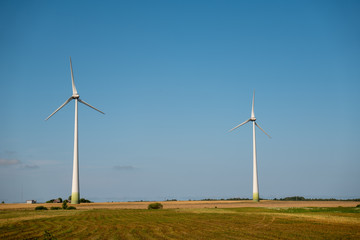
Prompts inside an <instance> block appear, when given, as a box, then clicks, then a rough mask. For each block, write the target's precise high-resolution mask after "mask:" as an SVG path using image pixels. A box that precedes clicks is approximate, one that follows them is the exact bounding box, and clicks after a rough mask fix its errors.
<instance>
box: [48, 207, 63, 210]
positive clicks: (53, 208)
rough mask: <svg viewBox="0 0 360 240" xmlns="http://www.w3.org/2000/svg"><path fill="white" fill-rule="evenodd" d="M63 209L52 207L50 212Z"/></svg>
mask: <svg viewBox="0 0 360 240" xmlns="http://www.w3.org/2000/svg"><path fill="white" fill-rule="evenodd" d="M59 209H61V207H51V208H50V210H59Z"/></svg>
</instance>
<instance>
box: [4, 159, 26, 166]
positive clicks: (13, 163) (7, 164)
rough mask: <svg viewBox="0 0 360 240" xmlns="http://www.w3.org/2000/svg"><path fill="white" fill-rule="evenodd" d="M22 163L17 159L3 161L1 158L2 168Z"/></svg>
mask: <svg viewBox="0 0 360 240" xmlns="http://www.w3.org/2000/svg"><path fill="white" fill-rule="evenodd" d="M20 164H21V161H20V160H17V159H3V158H0V167H3V166H14V165H20Z"/></svg>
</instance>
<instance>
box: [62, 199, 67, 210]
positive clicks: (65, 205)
mask: <svg viewBox="0 0 360 240" xmlns="http://www.w3.org/2000/svg"><path fill="white" fill-rule="evenodd" d="M67 203H68V202H67V201H66V200H65V201H63V203H62V208H63V209H67V207H68V205H67Z"/></svg>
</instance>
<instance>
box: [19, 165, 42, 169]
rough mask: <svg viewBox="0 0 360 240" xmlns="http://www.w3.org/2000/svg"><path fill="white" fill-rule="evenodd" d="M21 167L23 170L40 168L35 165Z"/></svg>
mask: <svg viewBox="0 0 360 240" xmlns="http://www.w3.org/2000/svg"><path fill="white" fill-rule="evenodd" d="M22 167H23V168H25V169H37V168H40V167H39V166H38V165H35V164H24V165H23V166H22Z"/></svg>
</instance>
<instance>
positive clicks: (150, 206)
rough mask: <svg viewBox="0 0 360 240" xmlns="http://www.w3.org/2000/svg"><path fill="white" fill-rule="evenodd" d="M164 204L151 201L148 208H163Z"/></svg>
mask: <svg viewBox="0 0 360 240" xmlns="http://www.w3.org/2000/svg"><path fill="white" fill-rule="evenodd" d="M162 208H163V205H162V204H161V203H150V204H149V205H148V209H162Z"/></svg>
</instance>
